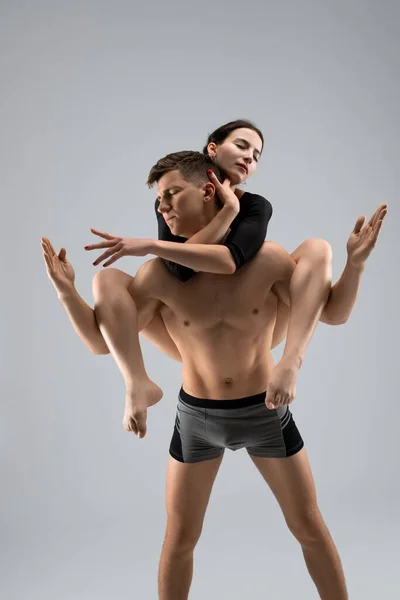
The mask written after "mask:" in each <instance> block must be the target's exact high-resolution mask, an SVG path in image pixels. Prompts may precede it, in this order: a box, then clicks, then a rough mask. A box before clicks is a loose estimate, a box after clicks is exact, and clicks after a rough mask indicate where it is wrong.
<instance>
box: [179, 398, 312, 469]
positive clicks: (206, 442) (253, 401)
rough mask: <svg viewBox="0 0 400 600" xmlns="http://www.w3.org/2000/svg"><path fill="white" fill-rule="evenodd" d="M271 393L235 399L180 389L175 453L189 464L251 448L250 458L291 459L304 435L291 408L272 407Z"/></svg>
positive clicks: (248, 450) (298, 448) (299, 447)
mask: <svg viewBox="0 0 400 600" xmlns="http://www.w3.org/2000/svg"><path fill="white" fill-rule="evenodd" d="M265 396H266V392H263V393H262V394H256V395H255V396H247V397H246V398H239V399H235V400H208V399H204V398H195V397H194V396H190V394H187V393H186V392H185V391H184V390H183V388H182V389H181V391H180V392H179V399H178V407H177V412H176V419H175V427H174V433H173V435H172V440H171V445H170V449H169V453H170V455H171V456H172V457H173V458H175V459H176V460H178V461H180V462H184V463H193V462H200V461H203V460H211V459H213V458H218V457H219V456H222V455H223V454H224V451H225V448H229V450H240V449H241V448H246V450H247V452H248V453H249V454H250V456H261V457H266V458H286V457H288V456H292V455H293V454H296V452H299V450H301V449H302V448H303V446H304V442H303V439H302V437H301V435H300V433H299V430H298V429H297V427H296V424H295V422H294V420H293V416H292V413H291V412H290V410H289V407H288V406H281V407H279V408H277V409H274V410H269V409H268V408H267V407H266V406H265Z"/></svg>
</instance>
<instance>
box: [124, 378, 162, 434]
mask: <svg viewBox="0 0 400 600" xmlns="http://www.w3.org/2000/svg"><path fill="white" fill-rule="evenodd" d="M163 394H164V393H163V391H162V389H161V388H160V387H159V386H158V385H157V384H156V383H154V382H153V381H151V379H149V378H146V379H140V380H135V381H134V382H132V383H130V384H129V385H127V388H126V396H125V413H124V418H123V421H122V425H123V427H124V429H125V431H132V432H133V433H134V434H135V435H137V436H138V437H139V438H143V437H144V436H145V435H146V432H147V424H146V421H147V409H148V407H149V406H154V404H157V402H160V400H161V398H162V397H163Z"/></svg>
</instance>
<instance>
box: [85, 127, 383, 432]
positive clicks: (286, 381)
mask: <svg viewBox="0 0 400 600" xmlns="http://www.w3.org/2000/svg"><path fill="white" fill-rule="evenodd" d="M263 143H264V139H263V135H262V133H261V131H260V130H259V129H258V128H257V127H255V125H253V124H252V123H251V122H249V121H242V120H240V121H233V122H230V123H227V124H226V125H223V126H222V127H219V128H218V129H217V130H216V131H214V132H213V133H212V134H211V135H210V136H209V138H208V141H207V144H206V146H205V148H204V152H205V153H207V154H208V155H209V156H210V157H211V158H212V160H213V161H214V163H215V165H217V166H218V168H219V169H220V170H221V171H222V172H223V173H224V174H225V175H226V176H227V179H226V180H225V181H224V183H223V184H221V182H219V181H218V179H217V178H216V177H215V175H214V174H212V173H211V174H210V181H211V182H212V183H213V184H214V185H215V187H216V191H217V194H218V197H219V198H220V200H221V202H222V204H223V206H222V209H221V211H220V212H219V213H218V214H217V215H216V217H215V218H214V219H213V220H212V221H211V222H210V223H208V225H207V226H205V227H204V228H203V229H202V230H201V231H199V232H198V233H196V234H195V235H194V236H192V237H191V238H189V239H184V238H179V236H176V235H174V230H176V220H175V219H173V218H171V219H168V203H167V204H166V205H165V203H164V205H163V206H161V205H159V203H158V201H156V214H157V218H158V223H159V238H160V239H161V240H164V241H163V242H161V244H160V245H159V246H158V247H157V249H156V250H155V251H154V249H153V250H152V252H151V253H152V254H155V255H157V256H159V257H160V258H163V259H164V260H165V264H166V265H167V267H168V269H169V270H170V271H171V273H173V274H174V276H176V277H178V278H179V279H181V280H182V281H188V280H189V279H190V278H191V277H193V276H195V274H196V271H197V272H198V271H204V272H213V273H233V272H234V271H235V270H236V269H237V268H240V267H241V266H242V265H243V264H245V263H246V262H247V261H248V260H250V259H251V258H252V257H253V256H254V254H255V253H256V252H257V251H258V250H259V248H260V247H261V245H262V243H263V241H264V239H265V234H266V231H267V225H268V222H269V219H270V218H271V215H272V207H271V205H270V203H269V202H268V201H267V200H266V199H265V198H263V197H262V196H259V195H256V194H251V193H249V192H243V191H241V190H238V189H237V186H238V185H239V184H241V183H244V181H245V180H246V179H248V178H249V177H251V175H252V174H253V173H254V172H255V170H256V168H257V163H258V160H259V158H260V156H261V153H262V149H263ZM148 183H149V184H151V173H150V176H149V180H148ZM233 192H234V193H233ZM385 214H386V205H382V206H380V207H379V208H378V210H377V211H376V212H375V213H374V215H373V216H372V217H371V219H370V221H369V222H368V224H367V225H366V226H365V227H363V223H364V217H360V218H359V219H358V220H357V223H356V225H355V227H354V230H353V232H352V233H351V235H350V238H349V241H348V244H347V249H348V262H347V264H346V267H345V269H344V271H343V274H342V276H341V277H340V279H339V280H338V282H337V283H336V284H335V285H334V286H333V287H332V288H331V249H330V246H329V244H328V243H327V242H325V241H324V240H321V239H310V240H307V241H305V242H303V243H302V244H301V245H300V246H299V247H298V248H296V249H295V251H294V252H293V253H292V254H291V256H292V259H293V261H294V263H295V270H294V274H293V277H292V279H291V283H290V290H289V291H290V300H291V309H290V316H289V310H288V306H284V305H283V304H282V303H280V304H279V309H278V319H277V324H276V328H275V334H274V345H277V344H278V343H279V342H280V341H281V340H282V339H283V337H284V336H285V334H286V345H285V348H284V352H283V356H282V358H281V360H280V362H279V363H278V365H277V366H276V367H275V369H274V372H273V374H272V378H271V380H270V381H269V382H268V396H267V406H269V407H270V408H273V407H277V406H279V405H282V404H284V403H289V402H290V401H291V400H292V399H293V397H294V395H295V382H296V377H297V372H298V370H299V368H300V366H301V363H302V360H303V356H304V352H305V349H306V347H307V345H308V342H309V340H310V338H311V335H312V333H313V331H314V328H315V326H316V324H317V322H318V320H321V321H323V322H325V323H328V324H331V325H338V324H342V323H344V322H346V320H347V319H348V317H349V315H350V313H351V311H352V308H353V306H354V302H355V300H356V297H357V292H358V287H359V283H360V279H361V275H362V272H363V268H364V264H365V261H366V259H367V257H368V255H369V253H370V252H371V250H372V248H373V247H374V244H375V242H376V239H377V236H378V233H379V230H380V226H381V224H382V220H383V218H384V216H385ZM92 231H93V233H95V234H96V235H99V236H100V237H103V238H105V239H106V240H107V242H103V243H100V244H93V245H91V246H87V247H86V249H88V250H94V249H101V248H110V249H109V250H108V251H106V252H105V253H104V254H103V255H101V256H100V257H99V258H98V259H97V260H96V261H95V262H94V264H95V265H97V264H100V262H102V261H104V260H106V259H109V260H107V262H106V263H105V264H104V266H109V265H110V264H112V263H113V262H115V261H116V260H118V258H120V257H121V256H124V255H129V254H130V255H140V256H143V255H144V254H146V253H147V252H144V253H143V252H142V251H138V244H137V242H139V246H141V245H140V240H130V238H116V237H115V236H111V235H109V234H105V233H101V232H98V231H96V230H92ZM225 236H227V237H226V238H225ZM224 238H225V239H224ZM221 242H222V243H223V244H225V245H226V246H227V247H228V248H229V250H230V255H231V257H232V258H231V264H227V262H226V259H223V260H222V259H220V257H221V256H222V255H221V253H220V252H216V250H215V249H218V250H219V249H220V248H218V247H217V244H220V243H221ZM187 244H189V245H191V244H196V245H197V248H199V246H198V245H199V244H201V245H202V250H204V247H205V246H204V245H206V246H207V250H208V252H207V253H204V252H201V256H202V257H205V256H206V255H207V256H206V258H205V259H204V262H203V263H202V261H201V260H200V259H199V256H195V259H196V260H194V258H193V257H194V254H196V253H193V252H191V251H190V250H191V249H190V248H189V247H188V246H186V245H187ZM193 249H194V248H193ZM193 249H192V250H193ZM186 250H187V251H189V252H186ZM282 252H286V251H284V250H283V249H282ZM110 257H111V258H110ZM211 258H212V260H211ZM192 263H193V264H192ZM194 263H195V264H196V266H194ZM193 267H194V268H193ZM132 282H133V277H131V276H129V275H127V274H126V273H123V272H122V271H119V270H116V269H112V270H103V271H101V272H99V273H97V274H96V276H95V280H94V288H93V290H94V297H95V314H96V320H97V323H98V326H99V329H100V331H101V334H102V336H99V337H97V338H96V340H97V342H96V343H97V345H99V346H100V352H108V351H110V352H111V353H112V354H113V356H114V358H115V360H116V362H117V365H118V366H119V368H120V370H121V372H122V374H123V376H124V379H125V382H126V387H127V401H128V400H129V403H130V404H131V405H132V404H138V405H139V404H140V405H142V406H143V404H146V405H148V406H150V405H151V404H154V403H155V402H157V401H158V400H159V399H160V398H161V396H162V391H161V390H160V388H159V387H158V386H157V385H156V384H154V383H153V382H152V381H151V380H150V379H149V377H148V376H147V374H146V371H145V367H144V364H143V359H142V354H141V350H140V345H139V340H138V333H137V311H136V306H135V302H134V298H133V297H132V295H131V287H132V285H131V284H132ZM286 332H287V333H286ZM142 334H143V335H144V336H145V337H146V338H147V339H149V340H150V341H152V342H153V343H154V344H155V345H156V346H158V347H159V348H160V349H161V350H162V351H163V352H165V353H166V354H167V355H169V356H170V357H172V358H174V359H176V360H180V355H179V352H178V350H177V348H176V346H175V344H174V343H173V341H172V339H171V338H170V336H169V334H168V332H167V331H166V329H165V326H164V323H163V321H162V319H161V317H157V318H155V319H154V320H153V321H152V323H151V324H150V325H149V326H148V327H146V329H145V330H143V331H142ZM100 338H101V339H100ZM103 338H104V339H103ZM104 340H105V343H104ZM134 429H135V426H134V425H133V430H134Z"/></svg>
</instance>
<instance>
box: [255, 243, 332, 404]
mask: <svg viewBox="0 0 400 600" xmlns="http://www.w3.org/2000/svg"><path fill="white" fill-rule="evenodd" d="M291 258H292V259H294V262H295V263H296V266H295V268H294V271H293V275H292V277H291V280H290V284H289V296H290V314H289V322H288V327H287V333H286V344H285V348H284V351H283V355H282V358H281V359H280V361H279V362H278V364H277V365H276V366H275V368H274V369H273V371H272V373H271V378H270V381H269V385H268V393H267V398H266V404H267V406H268V408H274V407H277V406H280V405H283V404H288V403H290V401H291V400H292V399H293V398H294V396H295V394H296V379H297V375H298V371H299V369H300V367H301V365H302V362H303V358H304V354H305V351H306V348H307V346H308V344H309V342H310V340H311V337H312V335H313V333H314V330H315V327H316V325H317V323H318V321H319V319H320V317H321V313H322V311H323V309H324V306H325V304H326V302H327V300H328V298H329V293H330V290H331V282H332V264H331V260H332V252H331V248H330V246H329V244H328V243H327V242H325V241H324V240H320V239H310V240H307V241H305V242H303V244H301V245H300V246H299V247H298V248H297V249H296V250H295V251H294V252H293V254H292V256H291ZM276 287H277V288H278V286H276ZM277 291H278V290H277ZM274 338H276V336H274ZM275 341H276V340H275Z"/></svg>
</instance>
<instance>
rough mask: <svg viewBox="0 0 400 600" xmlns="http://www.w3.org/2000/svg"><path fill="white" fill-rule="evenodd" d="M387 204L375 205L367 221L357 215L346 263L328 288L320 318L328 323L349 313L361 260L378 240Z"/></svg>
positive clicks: (336, 322)
mask: <svg viewBox="0 0 400 600" xmlns="http://www.w3.org/2000/svg"><path fill="white" fill-rule="evenodd" d="M386 215H387V204H381V205H380V206H378V208H377V209H376V211H375V212H374V214H373V215H372V217H371V218H370V219H369V221H368V223H365V217H364V216H362V217H359V218H358V219H357V221H356V224H355V226H354V229H353V231H352V232H351V234H350V237H349V239H348V241H347V263H346V266H345V268H344V270H343V273H342V275H341V276H340V278H339V279H338V281H337V282H336V283H335V285H334V286H333V287H332V288H331V290H330V293H329V297H328V300H327V302H326V304H325V307H324V309H323V311H322V314H321V317H320V320H321V321H323V322H324V323H327V324H328V325H342V324H343V323H346V321H347V320H348V318H349V317H350V315H351V312H352V310H353V307H354V304H355V302H356V300H357V294H358V290H359V287H360V282H361V276H362V274H363V272H364V268H365V263H366V261H367V259H368V257H369V255H370V254H371V252H372V250H373V249H374V248H375V246H376V243H377V241H378V237H379V232H380V230H381V227H382V223H383V221H384V219H385V217H386Z"/></svg>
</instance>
